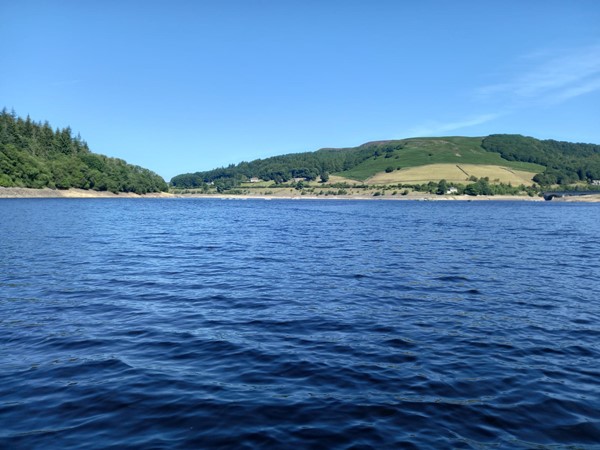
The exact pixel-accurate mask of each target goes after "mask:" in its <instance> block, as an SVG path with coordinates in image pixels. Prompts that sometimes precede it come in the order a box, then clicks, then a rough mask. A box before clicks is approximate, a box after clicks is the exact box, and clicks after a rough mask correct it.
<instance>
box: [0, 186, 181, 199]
mask: <svg viewBox="0 0 600 450" xmlns="http://www.w3.org/2000/svg"><path fill="white" fill-rule="evenodd" d="M170 197H173V194H169V193H166V192H157V193H152V194H146V195H138V194H134V193H131V192H128V193H120V194H113V193H112V192H106V191H103V192H100V191H87V190H85V189H66V190H60V189H47V188H46V189H29V188H15V187H10V188H6V187H0V198H170Z"/></svg>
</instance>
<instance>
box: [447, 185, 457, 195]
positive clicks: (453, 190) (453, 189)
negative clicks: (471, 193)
mask: <svg viewBox="0 0 600 450" xmlns="http://www.w3.org/2000/svg"><path fill="white" fill-rule="evenodd" d="M446 194H447V195H450V194H458V189H456V188H455V187H454V186H451V187H449V188H448V190H447V191H446Z"/></svg>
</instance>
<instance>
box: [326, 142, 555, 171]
mask: <svg viewBox="0 0 600 450" xmlns="http://www.w3.org/2000/svg"><path fill="white" fill-rule="evenodd" d="M403 142H404V143H405V145H404V147H403V148H401V149H399V150H394V151H393V152H389V153H384V154H382V155H380V156H375V157H372V158H369V159H368V160H366V161H364V162H363V163H361V164H359V165H358V166H356V167H354V168H352V169H350V170H347V171H344V172H339V173H336V174H335V175H336V176H339V177H344V178H349V179H353V180H360V181H364V180H367V179H370V178H372V177H374V176H375V175H376V174H378V173H381V172H384V173H385V171H386V169H388V170H389V169H393V170H394V171H398V169H406V168H410V167H419V166H431V165H438V164H449V165H454V166H455V165H456V164H458V165H461V166H462V165H464V164H476V165H486V166H502V167H506V168H509V169H512V170H517V171H524V172H531V173H532V174H535V173H539V172H543V170H544V167H543V166H540V165H537V164H531V163H524V162H517V161H507V160H505V159H502V157H501V156H500V154H498V153H492V152H487V151H485V150H484V149H483V148H482V147H481V138H468V137H442V138H415V139H407V140H406V141H403ZM400 171H401V170H400ZM392 173H394V172H392ZM498 174H499V175H500V174H501V172H499V173H498ZM432 175H433V174H432ZM475 176H477V175H475ZM495 178H502V177H500V176H494V178H492V177H490V180H492V179H495ZM434 179H436V178H427V180H426V181H429V180H434ZM437 179H439V178H437ZM461 181H465V177H463V178H462V180H461Z"/></svg>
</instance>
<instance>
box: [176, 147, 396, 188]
mask: <svg viewBox="0 0 600 450" xmlns="http://www.w3.org/2000/svg"><path fill="white" fill-rule="evenodd" d="M402 145H403V144H402V143H399V142H398V141H396V142H393V143H376V142H375V143H367V144H364V145H361V146H360V147H354V148H342V149H331V148H326V149H321V150H317V151H316V152H303V153H292V154H287V155H279V156H273V157H270V158H265V159H257V160H254V161H251V162H247V161H243V162H241V163H239V164H231V165H229V166H228V167H221V168H218V169H213V170H208V171H205V172H195V173H186V174H182V175H177V176H175V177H173V179H172V180H171V186H173V187H176V188H181V189H193V188H199V187H202V186H203V185H205V184H207V183H214V184H215V185H218V186H225V187H227V188H230V187H235V186H238V185H239V184H240V183H241V182H244V181H247V180H249V179H251V178H259V179H261V180H264V181H274V182H275V183H277V184H280V183H286V182H288V181H290V180H292V179H294V178H303V179H305V180H308V181H313V180H316V179H318V178H320V179H321V180H324V179H327V178H328V177H329V174H330V173H334V172H343V171H344V170H349V169H352V168H353V167H355V166H357V165H359V164H360V163H362V162H363V161H366V160H367V159H369V158H371V157H372V156H379V155H380V154H383V153H385V152H388V153H390V152H393V151H394V150H397V149H399V148H402Z"/></svg>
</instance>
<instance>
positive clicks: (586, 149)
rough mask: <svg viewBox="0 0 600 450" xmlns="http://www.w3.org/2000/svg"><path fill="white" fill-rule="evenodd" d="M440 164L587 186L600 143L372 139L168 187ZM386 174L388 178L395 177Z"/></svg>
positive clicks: (599, 174) (192, 176)
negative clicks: (518, 174) (477, 167)
mask: <svg viewBox="0 0 600 450" xmlns="http://www.w3.org/2000/svg"><path fill="white" fill-rule="evenodd" d="M440 164H446V165H452V166H454V167H456V166H460V165H469V164H470V165H480V166H489V167H493V166H496V167H497V168H498V171H497V173H498V174H501V173H503V171H504V172H506V171H507V170H508V171H511V170H514V171H521V172H523V173H524V174H523V176H525V177H526V175H525V174H526V173H531V177H529V181H530V182H531V178H533V181H534V182H535V183H537V184H538V185H540V186H549V185H557V184H558V185H568V184H574V183H576V184H580V185H581V184H585V183H588V184H591V183H592V181H593V180H600V146H599V145H595V144H580V143H571V142H560V141H554V140H539V139H535V138H531V137H525V136H521V135H508V134H497V135H490V136H487V137H484V138H481V137H456V136H454V137H439V138H438V137H436V138H411V139H403V140H392V141H376V142H368V143H366V144H363V145H360V146H358V147H352V148H342V149H321V150H317V151H315V152H304V153H295V154H288V155H280V156H274V157H271V158H265V159H257V160H254V161H250V162H246V161H244V162H241V163H239V164H237V165H234V164H232V165H230V166H229V167H221V168H217V169H213V170H209V171H205V172H194V173H186V174H181V175H177V176H176V177H174V178H173V179H172V180H171V186H172V187H174V188H178V189H189V188H192V189H195V188H205V187H206V186H207V185H213V184H214V185H215V187H217V189H218V190H220V191H223V190H227V189H231V188H234V187H237V186H240V184H241V183H243V182H246V181H248V180H250V179H251V178H256V179H260V180H263V181H273V182H275V183H276V184H280V183H285V182H287V181H290V180H292V179H295V178H303V179H305V180H308V181H313V180H317V179H319V178H321V179H327V178H328V176H329V175H330V174H332V175H336V176H339V177H342V178H346V179H348V180H357V181H364V180H368V179H370V178H372V177H373V176H375V175H376V174H382V173H383V174H386V173H388V174H389V173H392V172H394V173H395V172H400V171H407V170H410V169H411V168H415V167H431V169H432V170H436V173H433V172H432V173H431V176H430V178H429V179H430V180H436V179H439V176H440V171H439V170H437V168H438V167H439V165H440ZM459 170H460V168H459ZM486 170H488V171H489V170H490V169H489V168H488V169H486ZM422 172H423V171H422ZM425 172H426V170H425ZM478 172H479V171H478ZM492 173H493V171H492ZM399 175H400V174H399ZM378 177H379V175H378ZM419 177H420V178H419V179H420V180H422V179H423V177H425V178H427V173H421V174H420V175H419ZM379 178H381V177H379ZM384 178H385V177H384ZM388 178H389V179H390V181H393V178H394V177H392V176H390V177H388ZM469 178H470V177H469ZM496 178H500V179H502V177H501V176H494V175H492V176H491V177H490V180H492V182H495V181H494V180H495V179H496ZM463 181H464V180H463Z"/></svg>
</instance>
